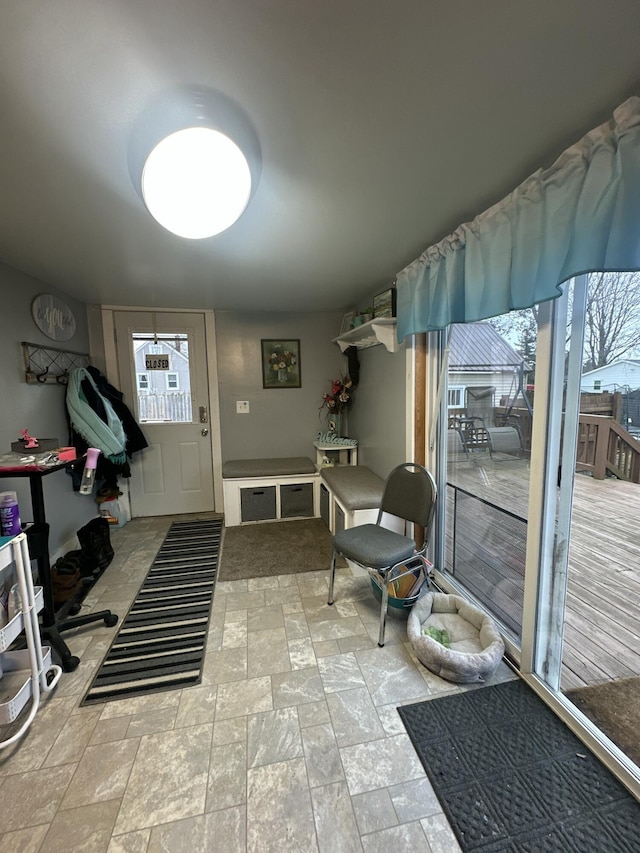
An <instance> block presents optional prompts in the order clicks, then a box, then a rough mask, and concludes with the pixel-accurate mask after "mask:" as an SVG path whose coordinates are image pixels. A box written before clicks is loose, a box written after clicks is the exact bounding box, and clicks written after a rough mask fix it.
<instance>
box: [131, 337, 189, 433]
mask: <svg viewBox="0 0 640 853" xmlns="http://www.w3.org/2000/svg"><path fill="white" fill-rule="evenodd" d="M131 344H132V347H133V356H134V361H135V370H136V375H137V379H138V382H137V385H138V393H137V399H136V406H137V419H138V422H139V423H142V424H144V423H152V424H173V423H192V422H193V411H192V403H191V368H190V363H189V337H188V335H187V334H185V333H183V332H176V333H166V332H164V333H163V334H162V335H158V336H154V335H151V334H149V332H148V331H147V332H133V333H132V335H131ZM147 355H166V356H168V359H169V365H168V369H166V370H146V371H145V356H147Z"/></svg>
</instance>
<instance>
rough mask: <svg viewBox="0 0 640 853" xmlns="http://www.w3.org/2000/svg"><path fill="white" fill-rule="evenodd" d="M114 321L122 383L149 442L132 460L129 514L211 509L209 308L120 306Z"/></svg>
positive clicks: (157, 513) (212, 499)
mask: <svg viewBox="0 0 640 853" xmlns="http://www.w3.org/2000/svg"><path fill="white" fill-rule="evenodd" d="M114 323H115V331H116V350H117V356H118V366H119V371H120V384H121V389H122V392H123V393H124V395H125V402H126V403H127V405H128V406H129V408H130V409H131V410H132V411H133V412H134V414H135V417H136V420H137V421H138V423H139V424H140V426H141V427H142V431H143V432H144V435H145V437H146V439H147V441H148V443H149V446H148V447H147V448H145V449H144V450H142V451H140V452H139V453H135V454H134V456H133V460H132V463H131V478H130V481H129V490H130V499H131V514H132V516H133V517H138V516H149V515H173V514H176V513H188V512H211V511H213V509H214V494H213V469H212V450H211V447H212V444H211V435H210V423H209V421H210V417H209V412H210V407H209V391H208V388H209V386H208V376H207V353H206V337H205V322H204V315H203V314H197V313H185V314H182V313H168V312H167V313H163V312H153V313H151V312H144V311H131V312H129V311H116V312H115V313H114Z"/></svg>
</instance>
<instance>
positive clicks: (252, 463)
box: [222, 456, 316, 480]
mask: <svg viewBox="0 0 640 853" xmlns="http://www.w3.org/2000/svg"><path fill="white" fill-rule="evenodd" d="M315 473H316V466H315V465H314V464H313V462H312V461H311V459H309V457H308V456H286V457H284V458H282V459H230V460H229V461H228V462H225V463H224V464H223V466H222V476H223V477H224V478H225V480H231V479H235V478H238V477H288V476H289V475H291V474H315Z"/></svg>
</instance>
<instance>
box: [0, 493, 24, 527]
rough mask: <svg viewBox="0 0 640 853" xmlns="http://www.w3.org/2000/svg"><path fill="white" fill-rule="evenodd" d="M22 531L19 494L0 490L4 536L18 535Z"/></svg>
mask: <svg viewBox="0 0 640 853" xmlns="http://www.w3.org/2000/svg"><path fill="white" fill-rule="evenodd" d="M21 531H22V527H21V525H20V510H19V509H18V496H17V494H16V493H15V492H0V532H1V533H2V535H3V536H17V535H18V533H20V532H21Z"/></svg>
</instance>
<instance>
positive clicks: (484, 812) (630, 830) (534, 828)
mask: <svg viewBox="0 0 640 853" xmlns="http://www.w3.org/2000/svg"><path fill="white" fill-rule="evenodd" d="M398 712H399V713H400V716H401V718H402V721H403V723H404V725H405V728H406V729H407V732H408V733H409V737H410V738H411V741H412V742H413V745H414V747H415V749H416V752H417V753H418V755H419V757H420V760H421V761H422V764H423V766H424V769H425V770H426V772H427V775H428V777H429V779H430V780H431V783H432V785H433V787H434V790H435V792H436V794H437V796H438V799H439V800H440V803H441V805H442V807H443V809H444V811H445V814H446V815H447V818H448V820H449V822H450V824H451V826H452V828H453V830H454V832H455V834H456V837H457V838H458V841H459V843H460V846H461V847H462V849H463V850H464V851H468V850H481V851H483V853H493V851H498V850H508V851H509V853H512V852H513V853H515V852H516V851H530V853H540V851H542V853H555V852H556V851H557V853H574V851H575V853H577V851H580V853H595V851H597V852H598V853H608V851H620V853H623V851H624V853H630V851H639V850H640V804H639V803H638V802H637V801H636V800H635V799H634V798H633V797H632V796H631V795H630V794H629V792H628V791H627V790H626V788H624V787H623V786H622V785H621V784H620V783H619V782H618V781H617V779H615V778H614V777H613V776H612V775H611V773H609V771H608V770H607V769H606V768H605V767H604V766H603V765H602V764H601V763H600V762H599V761H598V760H597V759H596V758H595V757H594V756H593V755H592V754H591V753H590V752H589V751H588V750H587V748H586V747H585V746H584V744H583V743H581V741H579V740H578V738H577V737H575V735H574V734H573V733H572V732H571V731H570V730H569V729H568V728H567V727H566V726H565V725H564V723H562V721H561V720H560V719H559V718H558V717H557V716H556V715H555V714H554V713H553V712H552V711H551V710H550V709H549V708H548V707H547V706H546V705H545V704H544V702H543V701H542V700H541V699H539V698H538V696H536V694H535V693H534V692H533V691H532V690H531V689H530V688H529V687H527V685H526V684H525V683H524V682H523V681H521V680H516V681H508V682H505V683H503V684H497V685H495V686H491V687H481V688H478V689H476V690H470V691H467V692H464V693H460V694H458V695H456V696H446V697H443V698H441V699H431V700H428V701H426V702H420V703H418V704H417V705H405V706H403V707H400V708H398Z"/></svg>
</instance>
